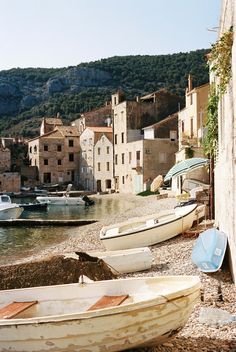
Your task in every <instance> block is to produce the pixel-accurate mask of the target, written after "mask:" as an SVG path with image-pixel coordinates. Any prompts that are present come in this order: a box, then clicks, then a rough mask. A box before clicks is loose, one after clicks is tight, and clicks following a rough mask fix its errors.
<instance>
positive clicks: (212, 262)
mask: <svg viewBox="0 0 236 352" xmlns="http://www.w3.org/2000/svg"><path fill="white" fill-rule="evenodd" d="M226 247H227V236H226V234H225V233H224V232H222V231H219V230H217V229H215V228H212V229H208V230H206V231H204V232H202V233H201V234H200V236H199V237H198V239H197V241H196V243H195V245H194V247H193V251H192V261H193V263H194V264H196V265H197V267H198V268H199V269H200V271H202V272H204V273H213V272H216V271H217V270H219V269H220V267H221V265H222V263H223V260H224V256H225V251H226Z"/></svg>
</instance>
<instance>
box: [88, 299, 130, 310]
mask: <svg viewBox="0 0 236 352" xmlns="http://www.w3.org/2000/svg"><path fill="white" fill-rule="evenodd" d="M128 297H129V295H122V296H103V297H101V298H99V300H98V301H97V302H96V303H94V304H93V305H92V306H91V307H90V308H88V309H87V310H88V311H90V310H95V309H102V308H109V307H116V306H119V305H120V304H121V303H122V302H124V301H125V300H126V299H127V298H128Z"/></svg>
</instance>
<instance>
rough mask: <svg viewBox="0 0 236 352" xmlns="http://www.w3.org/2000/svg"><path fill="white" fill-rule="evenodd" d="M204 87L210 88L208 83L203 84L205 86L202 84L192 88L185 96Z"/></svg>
mask: <svg viewBox="0 0 236 352" xmlns="http://www.w3.org/2000/svg"><path fill="white" fill-rule="evenodd" d="M206 86H210V84H209V82H208V83H205V84H202V85H201V86H198V87H194V88H193V89H192V90H190V91H189V92H188V93H187V95H188V94H191V93H193V92H194V91H196V90H199V89H202V88H205V87H206Z"/></svg>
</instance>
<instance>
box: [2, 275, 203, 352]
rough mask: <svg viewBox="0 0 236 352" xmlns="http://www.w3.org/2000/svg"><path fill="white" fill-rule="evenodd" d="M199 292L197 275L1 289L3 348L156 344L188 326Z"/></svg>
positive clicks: (62, 350)
mask: <svg viewBox="0 0 236 352" xmlns="http://www.w3.org/2000/svg"><path fill="white" fill-rule="evenodd" d="M199 291H200V281H199V278H198V277H196V276H176V277H174V276H166V277H165V276H162V277H142V278H130V279H120V280H107V281H95V282H89V283H83V284H80V283H75V284H67V285H57V286H44V287H34V288H26V289H16V290H5V291H0V317H1V318H0V349H1V351H4V352H33V351H34V352H49V351H50V352H54V351H57V352H66V351H73V352H82V351H86V352H101V351H106V352H113V351H121V350H125V349H130V348H134V347H141V346H150V345H156V344H158V343H161V342H163V340H165V339H166V338H168V337H169V336H172V335H173V333H174V332H177V331H178V330H179V329H180V328H182V327H183V326H184V325H185V323H186V322H187V320H188V318H189V316H190V314H191V313H192V311H193V309H194V305H195V303H196V302H197V300H198V297H199ZM12 302H15V303H12ZM22 302H24V303H22ZM27 306H30V307H29V308H26V307H27ZM24 308H26V309H24ZM23 309H24V310H23ZM17 311H18V313H17Z"/></svg>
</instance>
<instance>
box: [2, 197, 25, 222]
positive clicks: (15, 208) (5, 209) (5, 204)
mask: <svg viewBox="0 0 236 352" xmlns="http://www.w3.org/2000/svg"><path fill="white" fill-rule="evenodd" d="M23 210H24V209H23V208H22V207H20V206H19V204H16V203H12V202H11V198H10V197H9V196H8V195H6V194H2V195H0V220H11V219H18V218H19V217H20V216H21V213H22V212H23Z"/></svg>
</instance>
